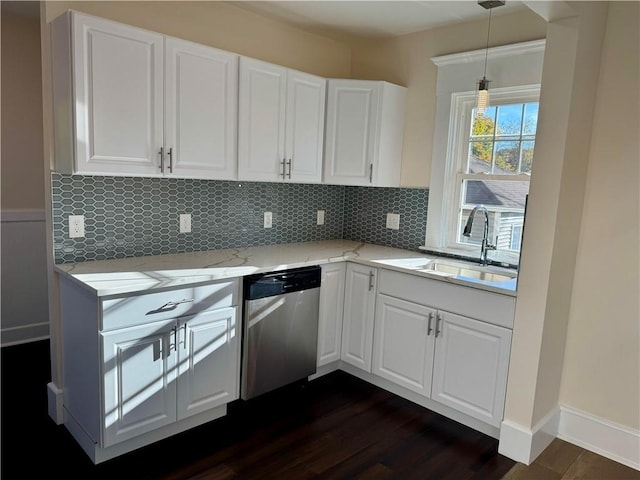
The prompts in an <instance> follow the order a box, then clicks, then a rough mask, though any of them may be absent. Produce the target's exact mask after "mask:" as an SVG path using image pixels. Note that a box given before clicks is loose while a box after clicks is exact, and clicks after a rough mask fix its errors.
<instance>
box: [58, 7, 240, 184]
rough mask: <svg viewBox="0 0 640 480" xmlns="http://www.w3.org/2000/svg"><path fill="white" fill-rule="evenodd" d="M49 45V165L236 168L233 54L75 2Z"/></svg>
mask: <svg viewBox="0 0 640 480" xmlns="http://www.w3.org/2000/svg"><path fill="white" fill-rule="evenodd" d="M165 42H166V48H165ZM52 52H53V62H52V65H53V100H54V135H55V157H56V158H55V163H56V170H57V171H60V172H63V173H76V174H97V175H136V176H163V175H175V176H181V177H193V178H215V179H233V178H235V160H236V153H235V145H236V118H237V117H236V106H235V105H236V102H237V56H236V55H232V54H229V53H227V52H221V51H219V50H216V49H213V48H210V47H206V46H203V45H197V44H192V43H190V42H185V41H180V40H177V39H172V38H169V37H165V36H163V35H160V34H157V33H154V32H149V31H146V30H142V29H139V28H136V27H131V26H128V25H123V24H120V23H117V22H112V21H109V20H104V19H101V18H97V17H93V16H90V15H84V14H80V13H77V12H74V11H69V12H67V13H66V14H64V15H62V16H60V17H58V18H56V19H55V20H54V21H53V22H52ZM165 75H166V76H165ZM165 126H166V131H165Z"/></svg>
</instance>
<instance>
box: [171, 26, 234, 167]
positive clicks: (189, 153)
mask: <svg viewBox="0 0 640 480" xmlns="http://www.w3.org/2000/svg"><path fill="white" fill-rule="evenodd" d="M165 65H166V77H165V126H166V127H165V128H166V130H165V133H166V136H165V152H166V155H165V160H164V172H165V174H170V175H176V176H180V177H189V178H209V179H218V180H233V179H235V178H236V144H237V108H238V103H237V102H238V87H237V83H238V56H237V55H234V54H232V53H228V52H224V51H221V50H217V49H215V48H211V47H207V46H204V45H198V44H195V43H191V42H186V41H184V40H178V39H175V38H167V39H166V41H165Z"/></svg>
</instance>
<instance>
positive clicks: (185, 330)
mask: <svg viewBox="0 0 640 480" xmlns="http://www.w3.org/2000/svg"><path fill="white" fill-rule="evenodd" d="M180 330H182V331H183V333H182V335H181V337H182V340H179V342H180V343H181V344H182V348H184V349H185V350H186V349H187V322H185V323H183V324H182V326H181V327H180Z"/></svg>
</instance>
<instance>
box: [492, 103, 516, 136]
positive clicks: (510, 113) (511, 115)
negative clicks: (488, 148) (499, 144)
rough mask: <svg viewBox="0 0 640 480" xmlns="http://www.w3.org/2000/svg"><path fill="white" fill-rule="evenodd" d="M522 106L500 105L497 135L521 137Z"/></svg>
mask: <svg viewBox="0 0 640 480" xmlns="http://www.w3.org/2000/svg"><path fill="white" fill-rule="evenodd" d="M521 126H522V104H521V103H520V104H516V105H500V106H499V107H498V127H497V130H496V135H520V127H521Z"/></svg>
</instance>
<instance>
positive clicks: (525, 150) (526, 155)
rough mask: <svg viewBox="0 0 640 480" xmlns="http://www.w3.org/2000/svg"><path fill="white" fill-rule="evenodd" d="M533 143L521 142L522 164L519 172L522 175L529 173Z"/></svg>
mask: <svg viewBox="0 0 640 480" xmlns="http://www.w3.org/2000/svg"><path fill="white" fill-rule="evenodd" d="M534 143H535V142H532V141H527V142H522V164H521V165H520V171H521V172H522V173H531V165H532V163H533V145H534Z"/></svg>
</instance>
